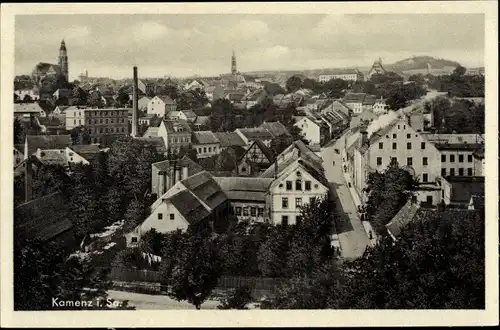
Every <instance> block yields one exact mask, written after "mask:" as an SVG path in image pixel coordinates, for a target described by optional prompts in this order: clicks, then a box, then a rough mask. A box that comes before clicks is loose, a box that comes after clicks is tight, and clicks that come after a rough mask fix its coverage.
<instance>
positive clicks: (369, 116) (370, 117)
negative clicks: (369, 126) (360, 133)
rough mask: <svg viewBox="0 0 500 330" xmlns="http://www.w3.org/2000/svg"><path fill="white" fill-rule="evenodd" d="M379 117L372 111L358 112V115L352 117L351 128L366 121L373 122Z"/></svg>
mask: <svg viewBox="0 0 500 330" xmlns="http://www.w3.org/2000/svg"><path fill="white" fill-rule="evenodd" d="M377 118H378V117H377V115H376V114H374V113H373V112H372V111H368V110H366V111H363V112H361V113H358V114H357V115H356V116H352V117H351V122H350V124H349V126H350V128H355V127H360V126H362V125H364V124H365V123H371V122H373V121H374V120H376V119H377Z"/></svg>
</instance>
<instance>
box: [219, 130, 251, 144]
mask: <svg viewBox="0 0 500 330" xmlns="http://www.w3.org/2000/svg"><path fill="white" fill-rule="evenodd" d="M214 134H215V136H216V137H217V139H218V140H219V141H220V146H221V147H222V148H226V147H231V146H240V147H243V146H245V145H246V144H245V141H243V140H242V139H241V137H240V136H239V135H238V133H235V132H215V133H214Z"/></svg>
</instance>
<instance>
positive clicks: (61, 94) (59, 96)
mask: <svg viewBox="0 0 500 330" xmlns="http://www.w3.org/2000/svg"><path fill="white" fill-rule="evenodd" d="M72 95H73V90H72V89H67V88H59V89H58V90H56V91H55V92H54V94H52V96H53V97H54V100H67V99H69V98H70V97H71V96H72Z"/></svg>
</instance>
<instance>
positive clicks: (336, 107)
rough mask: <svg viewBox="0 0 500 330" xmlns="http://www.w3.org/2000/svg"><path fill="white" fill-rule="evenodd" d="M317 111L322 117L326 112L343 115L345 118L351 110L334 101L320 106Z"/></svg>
mask: <svg viewBox="0 0 500 330" xmlns="http://www.w3.org/2000/svg"><path fill="white" fill-rule="evenodd" d="M318 101H319V100H318ZM318 101H316V102H318ZM317 110H319V111H320V112H321V114H322V115H324V114H325V113H327V112H337V113H342V114H344V116H346V118H347V117H349V116H350V114H351V112H352V110H351V109H350V108H349V107H348V106H347V105H345V104H343V103H342V102H341V101H339V100H334V101H332V102H331V103H330V104H328V105H326V106H324V105H321V106H319V107H318V109H317Z"/></svg>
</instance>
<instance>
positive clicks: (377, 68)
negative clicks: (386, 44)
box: [366, 58, 386, 79]
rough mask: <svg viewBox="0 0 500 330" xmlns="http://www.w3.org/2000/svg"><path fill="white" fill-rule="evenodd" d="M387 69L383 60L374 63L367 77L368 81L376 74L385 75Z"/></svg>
mask: <svg viewBox="0 0 500 330" xmlns="http://www.w3.org/2000/svg"><path fill="white" fill-rule="evenodd" d="M385 72H386V71H385V69H384V67H383V66H382V59H381V58H379V59H378V61H375V62H373V65H372V67H371V69H370V71H369V72H368V74H367V75H366V77H367V78H368V79H370V78H371V77H372V76H373V75H374V74H385Z"/></svg>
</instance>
